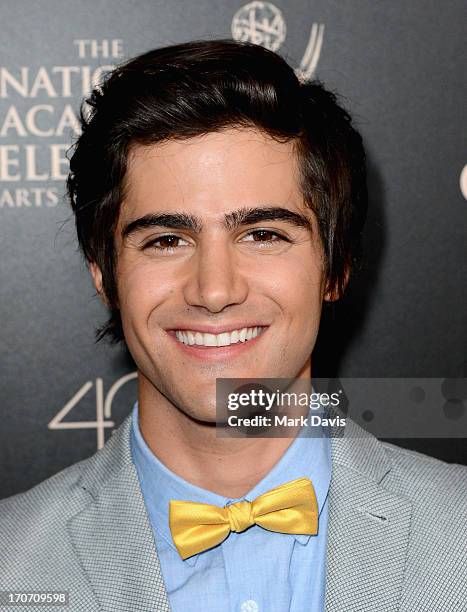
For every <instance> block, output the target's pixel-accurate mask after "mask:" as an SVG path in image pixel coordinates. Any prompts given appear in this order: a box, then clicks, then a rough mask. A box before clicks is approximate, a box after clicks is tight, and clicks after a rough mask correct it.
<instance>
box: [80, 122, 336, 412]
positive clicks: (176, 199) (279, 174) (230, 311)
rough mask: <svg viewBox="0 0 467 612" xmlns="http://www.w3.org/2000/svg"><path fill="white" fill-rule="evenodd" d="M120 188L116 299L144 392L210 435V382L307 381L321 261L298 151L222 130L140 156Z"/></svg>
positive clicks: (256, 135)
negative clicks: (202, 423) (122, 195)
mask: <svg viewBox="0 0 467 612" xmlns="http://www.w3.org/2000/svg"><path fill="white" fill-rule="evenodd" d="M126 186H127V191H126V195H125V198H124V201H123V203H122V207H121V213H120V218H119V222H118V228H117V233H116V237H115V239H116V246H117V253H118V260H117V269H118V272H117V276H118V296H119V306H120V309H121V316H122V322H123V330H124V334H125V339H126V342H127V345H128V348H129V350H130V352H131V354H132V355H133V358H134V360H135V362H136V364H137V367H138V370H139V372H140V392H141V389H143V393H144V396H145V397H149V398H150V397H151V396H153V397H154V399H157V398H158V397H159V398H160V395H159V394H160V393H162V394H163V395H164V396H165V398H167V399H168V400H169V401H170V402H171V403H172V404H174V405H175V406H177V407H178V408H179V409H180V410H182V411H183V412H184V413H185V414H188V415H190V416H192V417H194V418H196V419H198V420H201V421H211V422H212V421H214V420H215V380H216V377H225V378H238V377H243V378H276V377H277V378H293V377H309V376H310V353H311V351H312V349H313V346H314V344H315V340H316V335H317V332H318V327H319V320H320V314H321V305H322V301H323V297H324V296H323V291H324V277H323V254H322V245H321V243H320V240H319V237H318V229H317V225H316V219H315V217H314V215H313V214H312V213H311V211H310V210H309V209H308V208H307V207H306V206H305V204H304V201H303V196H302V194H301V191H300V187H299V174H298V162H297V159H296V156H295V153H294V151H293V144H292V143H291V142H289V143H278V142H276V141H274V140H273V139H271V138H270V137H268V136H267V135H265V134H263V133H262V132H260V131H258V130H255V129H246V128H243V129H233V128H231V129H226V130H224V131H222V132H218V133H211V134H207V135H205V136H200V137H196V138H191V139H189V140H184V141H178V142H176V141H169V142H167V143H164V144H157V145H152V146H136V147H135V148H134V149H133V150H132V152H131V154H130V156H129V160H128V172H127V176H126ZM150 216H152V218H150ZM142 218H145V219H146V226H145V224H144V223H142V222H141V221H138V220H141V219H142ZM92 271H93V276H94V279H95V282H96V284H97V285H98V286H99V282H100V281H99V271H98V270H96V268H95V267H93V269H92ZM248 338H250V339H248Z"/></svg>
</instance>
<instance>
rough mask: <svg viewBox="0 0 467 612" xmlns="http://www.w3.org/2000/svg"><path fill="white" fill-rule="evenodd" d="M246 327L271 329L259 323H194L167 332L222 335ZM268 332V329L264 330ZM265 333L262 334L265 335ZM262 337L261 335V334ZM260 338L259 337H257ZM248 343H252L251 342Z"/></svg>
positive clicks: (172, 328)
mask: <svg viewBox="0 0 467 612" xmlns="http://www.w3.org/2000/svg"><path fill="white" fill-rule="evenodd" d="M244 327H264V328H266V327H269V325H268V324H266V323H257V322H253V323H252V322H251V321H248V322H240V323H224V325H199V324H197V323H194V324H193V325H186V324H182V325H180V327H171V328H170V329H166V330H165V331H166V332H168V333H171V334H175V332H176V331H194V332H200V333H202V334H222V333H224V332H231V331H234V329H243V328H244ZM264 331H266V329H264ZM264 331H263V332H262V333H264ZM260 335H261V334H260ZM257 337H258V336H257ZM248 342H251V340H249V341H248Z"/></svg>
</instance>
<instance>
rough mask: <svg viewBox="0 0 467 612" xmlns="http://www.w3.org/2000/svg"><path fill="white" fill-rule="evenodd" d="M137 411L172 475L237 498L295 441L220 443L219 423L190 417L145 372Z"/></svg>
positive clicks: (226, 440) (222, 440)
mask: <svg viewBox="0 0 467 612" xmlns="http://www.w3.org/2000/svg"><path fill="white" fill-rule="evenodd" d="M138 406H139V412H138V418H139V427H140V430H141V434H142V436H143V438H144V440H145V442H146V444H147V445H148V447H149V448H150V449H151V451H152V452H153V453H154V455H155V456H156V457H157V458H158V459H159V460H160V461H161V462H162V463H163V464H164V465H165V466H166V467H167V468H168V469H169V470H171V471H172V472H174V473H175V474H177V475H178V476H180V477H181V478H183V479H184V480H186V481H188V482H190V483H191V484H194V485H196V486H198V487H201V488H203V489H207V490H208V491H212V492H213V493H217V494H218V495H222V496H224V497H229V498H232V499H235V498H239V497H243V496H244V495H245V494H246V493H247V492H248V491H249V490H251V489H252V488H253V487H254V486H255V485H256V484H257V483H258V482H260V480H262V479H263V478H264V476H266V474H267V473H268V472H269V471H270V470H271V469H272V468H273V467H274V465H275V464H276V463H277V462H278V461H279V460H280V458H281V457H282V455H283V454H284V453H285V452H286V450H287V449H288V447H289V446H290V445H291V444H292V442H293V440H294V437H293V436H292V437H287V438H220V437H218V436H217V435H216V427H215V424H213V423H206V422H202V421H197V420H195V419H193V418H191V417H190V416H189V415H187V414H185V413H184V412H183V411H182V410H180V409H178V408H177V407H175V406H174V405H173V404H172V403H171V402H170V401H169V400H168V399H167V398H166V397H165V396H163V395H162V394H161V393H160V392H158V391H157V390H156V389H155V388H154V386H153V385H152V384H151V383H150V382H149V381H148V379H146V378H145V377H144V376H143V375H142V374H141V373H139V375H138ZM298 429H299V428H297V430H296V432H295V433H298Z"/></svg>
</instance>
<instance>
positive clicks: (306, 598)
mask: <svg viewBox="0 0 467 612" xmlns="http://www.w3.org/2000/svg"><path fill="white" fill-rule="evenodd" d="M305 429H306V428H305V427H303V428H302V430H301V431H300V433H299V435H298V436H297V437H296V438H295V440H294V441H293V442H292V444H291V445H290V446H289V448H288V449H287V451H286V452H285V453H284V455H283V456H282V457H281V459H280V460H279V461H278V463H276V465H274V467H273V468H272V469H271V471H270V472H269V473H268V474H267V475H266V476H265V477H264V478H263V479H262V480H261V481H260V482H259V483H258V484H257V485H256V486H254V487H253V489H251V491H250V492H249V493H248V494H247V495H245V497H242V498H237V499H229V498H228V497H223V496H222V495H217V494H216V493H212V492H211V491H207V490H205V489H202V488H200V487H197V486H195V485H193V484H190V483H189V482H187V481H186V480H184V479H183V478H181V477H180V476H177V475H176V474H174V473H173V472H172V471H171V470H169V469H168V468H167V467H166V466H165V465H163V464H162V463H161V461H159V459H157V457H156V456H155V455H154V453H152V451H151V450H150V449H149V447H148V446H147V444H146V442H145V441H144V439H143V437H142V435H141V432H140V429H139V425H138V403H137V402H136V404H135V406H134V409H133V414H132V431H131V450H132V457H133V462H134V464H135V467H136V471H137V473H138V477H139V481H140V484H141V491H142V494H143V498H144V502H145V505H146V508H147V511H148V515H149V519H150V522H151V525H152V529H153V532H154V539H155V543H156V547H157V552H158V554H159V558H160V564H161V570H162V575H163V578H164V581H165V585H166V588H167V593H168V596H169V603H170V605H171V608H172V610H173V612H187V610H190V612H321V611H322V610H324V590H325V565H326V541H327V522H328V502H327V497H328V490H329V483H330V479H331V451H330V444H329V438H327V437H317V436H316V435H315V437H307V436H306V435H305V434H306V431H305ZM311 429H312V430H315V429H316V428H314V427H312V428H311ZM320 434H321V435H322V430H320ZM304 476H306V477H308V478H310V479H311V481H312V483H313V486H314V488H315V493H316V497H317V500H318V506H319V512H320V514H319V527H318V534H317V535H315V536H310V535H293V534H284V533H276V532H272V531H267V530H266V529H263V528H262V527H259V526H258V525H253V526H252V527H250V528H249V529H248V530H246V531H244V532H241V533H235V532H231V533H230V534H229V536H228V537H227V538H226V539H225V540H224V541H223V542H222V543H221V544H219V545H218V546H215V547H214V548H211V549H209V550H206V551H204V552H202V553H199V554H197V555H193V556H192V557H190V558H188V559H186V560H185V561H183V560H182V558H181V557H180V555H179V554H178V551H177V549H176V548H175V545H174V543H173V540H172V536H171V533H170V528H169V519H168V508H169V501H170V500H171V499H180V500H190V501H195V502H202V503H206V504H215V505H217V506H220V507H225V506H226V505H227V504H229V503H232V502H236V501H242V500H245V499H246V500H248V501H253V500H254V499H255V498H256V497H258V496H259V495H261V494H263V493H265V492H266V491H268V490H269V489H272V488H274V487H277V486H279V485H281V484H283V483H285V482H288V481H289V480H294V479H295V478H301V477H304Z"/></svg>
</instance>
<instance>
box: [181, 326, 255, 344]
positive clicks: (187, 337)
mask: <svg viewBox="0 0 467 612" xmlns="http://www.w3.org/2000/svg"><path fill="white" fill-rule="evenodd" d="M263 329H264V328H263V327H243V328H242V329H234V330H232V331H231V332H222V333H220V334H207V333H206V334H203V333H201V332H195V331H190V330H183V331H176V332H175V336H176V338H177V340H179V341H180V342H182V343H183V344H188V345H190V346H193V345H195V344H196V345H197V346H229V345H231V344H237V343H238V342H248V340H252V339H253V338H256V336H258V335H259V334H260V333H261V332H262V331H263Z"/></svg>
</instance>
